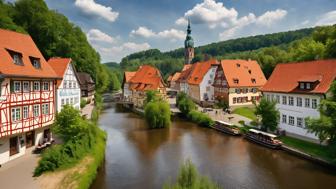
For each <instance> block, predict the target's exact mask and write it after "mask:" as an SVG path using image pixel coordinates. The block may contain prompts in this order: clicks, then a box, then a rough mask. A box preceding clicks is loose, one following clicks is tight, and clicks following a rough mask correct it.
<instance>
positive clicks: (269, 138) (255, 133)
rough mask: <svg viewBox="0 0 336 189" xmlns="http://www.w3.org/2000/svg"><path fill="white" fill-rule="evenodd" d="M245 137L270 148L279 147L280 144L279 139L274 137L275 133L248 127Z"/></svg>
mask: <svg viewBox="0 0 336 189" xmlns="http://www.w3.org/2000/svg"><path fill="white" fill-rule="evenodd" d="M245 138H246V139H248V140H250V141H252V142H255V143H257V144H260V145H263V146H266V147H268V148H272V149H280V148H281V145H282V143H281V141H280V140H277V139H276V138H277V136H276V135H273V134H270V133H266V132H263V131H259V130H256V129H249V131H248V132H247V133H246V135H245Z"/></svg>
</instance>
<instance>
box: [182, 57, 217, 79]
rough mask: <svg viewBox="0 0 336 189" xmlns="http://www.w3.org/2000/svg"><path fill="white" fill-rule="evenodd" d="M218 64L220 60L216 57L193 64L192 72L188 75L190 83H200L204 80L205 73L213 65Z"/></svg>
mask: <svg viewBox="0 0 336 189" xmlns="http://www.w3.org/2000/svg"><path fill="white" fill-rule="evenodd" d="M216 64H218V61H217V60H216V59H212V60H208V61H205V62H198V63H195V64H193V66H192V71H191V72H190V75H189V77H188V84H191V85H199V84H200V83H201V82H202V80H203V77H204V76H205V74H206V73H207V72H208V71H209V69H210V68H211V65H216Z"/></svg>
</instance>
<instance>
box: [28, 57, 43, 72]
mask: <svg viewBox="0 0 336 189" xmlns="http://www.w3.org/2000/svg"><path fill="white" fill-rule="evenodd" d="M29 59H30V62H31V63H32V65H33V66H34V68H36V69H40V68H41V62H40V59H39V58H34V57H29Z"/></svg>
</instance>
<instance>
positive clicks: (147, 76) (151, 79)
mask: <svg viewBox="0 0 336 189" xmlns="http://www.w3.org/2000/svg"><path fill="white" fill-rule="evenodd" d="M129 83H130V89H131V90H137V91H146V90H156V89H158V88H160V87H164V83H163V80H162V77H161V73H160V71H159V70H158V69H156V68H154V67H152V66H149V65H143V66H141V67H140V68H139V69H138V71H136V72H135V74H134V76H133V77H132V78H131V79H130V80H129Z"/></svg>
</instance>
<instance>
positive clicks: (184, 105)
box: [178, 98, 196, 115]
mask: <svg viewBox="0 0 336 189" xmlns="http://www.w3.org/2000/svg"><path fill="white" fill-rule="evenodd" d="M178 108H179V110H180V111H181V112H182V114H184V115H188V114H189V112H191V111H192V110H195V109H196V105H195V103H194V102H193V101H192V100H191V99H190V98H183V99H181V100H180V101H179V104H178Z"/></svg>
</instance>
